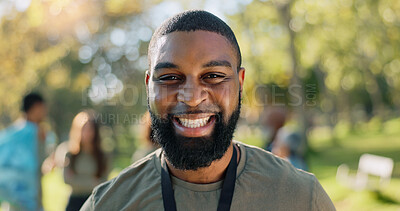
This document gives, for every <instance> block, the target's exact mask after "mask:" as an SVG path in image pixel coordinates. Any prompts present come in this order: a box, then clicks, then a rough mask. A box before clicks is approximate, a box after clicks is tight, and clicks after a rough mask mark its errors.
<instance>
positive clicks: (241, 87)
mask: <svg viewBox="0 0 400 211" xmlns="http://www.w3.org/2000/svg"><path fill="white" fill-rule="evenodd" d="M245 72H246V69H244V67H241V68H240V70H239V72H238V76H239V85H240V91H242V90H243V84H244V75H245Z"/></svg>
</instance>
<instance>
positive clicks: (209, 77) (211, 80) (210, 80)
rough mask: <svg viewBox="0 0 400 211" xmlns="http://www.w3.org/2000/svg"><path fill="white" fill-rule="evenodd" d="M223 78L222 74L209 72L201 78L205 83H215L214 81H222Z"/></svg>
mask: <svg viewBox="0 0 400 211" xmlns="http://www.w3.org/2000/svg"><path fill="white" fill-rule="evenodd" d="M224 78H225V76H224V75H221V74H216V73H210V74H207V75H205V76H204V78H203V80H204V81H205V82H206V83H211V84H216V83H219V82H222V81H223V80H224Z"/></svg>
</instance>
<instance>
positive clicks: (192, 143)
mask: <svg viewBox="0 0 400 211" xmlns="http://www.w3.org/2000/svg"><path fill="white" fill-rule="evenodd" d="M151 54H152V55H151V64H150V70H149V72H148V73H147V75H146V85H147V92H148V102H149V108H150V113H151V116H152V122H153V129H154V130H155V136H156V137H155V138H156V139H158V142H161V143H160V145H161V146H163V148H164V150H165V152H166V156H167V158H168V159H169V160H170V161H171V160H172V159H173V158H171V157H173V156H178V155H172V152H170V153H168V151H167V149H166V148H168V145H171V142H174V143H175V144H173V145H174V146H173V147H171V148H179V151H180V157H179V159H178V158H177V159H178V160H190V159H188V158H187V157H188V156H190V155H193V156H194V157H195V156H197V157H198V156H199V155H201V154H204V152H205V151H207V150H209V151H215V150H216V148H221V149H220V151H222V152H220V153H219V154H221V153H222V155H223V153H225V151H226V149H225V148H227V147H228V146H229V144H230V141H231V140H230V139H231V138H232V135H233V131H234V128H235V126H236V122H237V118H238V116H239V109H240V108H239V101H240V93H239V92H240V90H241V89H242V86H243V80H244V72H245V70H244V69H243V68H241V69H240V70H239V71H238V70H237V66H238V61H237V57H236V54H235V51H234V49H233V47H232V46H231V44H230V43H229V42H228V40H227V39H226V38H225V37H223V36H221V35H219V34H217V33H214V32H208V31H191V32H172V33H169V34H167V35H164V36H162V37H160V38H159V39H158V40H157V43H156V45H155V48H154V49H153V50H152V51H151ZM157 131H158V132H157ZM157 136H158V137H157ZM221 136H222V138H224V137H227V138H228V139H229V140H227V141H225V143H224V144H223V145H224V146H217V145H218V144H221V143H220V142H223V141H222V140H220V139H221ZM162 142H166V143H164V144H163V143H162ZM165 145H167V146H165ZM177 145H178V146H177ZM205 145H207V146H208V148H205ZM184 151H186V152H187V153H185V152H184ZM177 153H179V152H177ZM197 153H198V155H197ZM210 153H211V152H210ZM168 154H169V155H168ZM185 154H186V155H185ZM211 154H212V153H211ZM222 155H214V158H213V159H214V160H215V159H216V158H215V157H219V156H221V157H222ZM182 156H183V157H182ZM204 156H206V155H204ZM209 157H212V156H211V155H210V156H209ZM219 158H220V157H219ZM219 158H217V159H219ZM188 162H189V161H188ZM204 162H205V161H204ZM171 163H172V164H173V165H175V164H174V163H173V162H172V161H171ZM192 163H196V161H193V160H192ZM209 164H210V162H209V161H208V164H204V163H203V164H202V165H200V164H199V165H200V167H204V166H206V165H209ZM185 165H186V167H188V166H187V165H188V163H186V164H185ZM175 166H176V167H178V168H179V164H176V165H175ZM186 167H182V168H186ZM193 168H194V167H193ZM194 169H195V168H194Z"/></svg>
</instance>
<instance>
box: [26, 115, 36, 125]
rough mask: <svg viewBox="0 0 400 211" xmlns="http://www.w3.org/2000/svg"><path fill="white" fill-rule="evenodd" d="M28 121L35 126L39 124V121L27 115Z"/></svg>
mask: <svg viewBox="0 0 400 211" xmlns="http://www.w3.org/2000/svg"><path fill="white" fill-rule="evenodd" d="M25 118H26V120H28V121H30V122H33V123H35V124H39V121H37V120H36V119H35V118H33V117H32V116H31V115H26V117H25Z"/></svg>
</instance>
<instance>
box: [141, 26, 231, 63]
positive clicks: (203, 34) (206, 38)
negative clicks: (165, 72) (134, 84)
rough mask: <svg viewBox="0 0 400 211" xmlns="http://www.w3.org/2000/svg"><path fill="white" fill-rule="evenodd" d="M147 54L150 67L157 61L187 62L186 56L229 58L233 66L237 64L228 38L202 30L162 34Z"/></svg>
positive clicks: (207, 58)
mask: <svg viewBox="0 0 400 211" xmlns="http://www.w3.org/2000/svg"><path fill="white" fill-rule="evenodd" d="M149 56H151V58H150V61H151V63H150V67H151V69H152V68H154V66H155V64H157V63H158V62H185V61H186V62H187V61H189V60H187V59H188V58H192V59H194V60H196V61H197V62H207V60H214V59H224V60H229V61H230V62H231V63H232V66H233V67H235V66H236V65H237V61H236V57H235V51H234V48H233V46H232V45H231V43H230V42H229V41H228V39H227V38H225V37H224V36H222V35H220V34H217V33H215V32H209V31H202V30H198V31H191V32H182V31H178V32H172V33H169V34H166V35H163V36H161V37H159V38H158V39H157V41H156V42H155V44H154V47H153V50H152V52H151V55H149ZM201 60H204V61H201Z"/></svg>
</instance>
